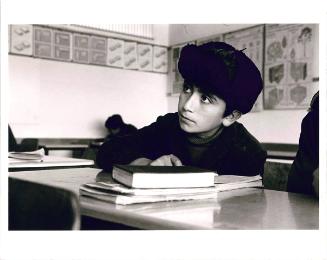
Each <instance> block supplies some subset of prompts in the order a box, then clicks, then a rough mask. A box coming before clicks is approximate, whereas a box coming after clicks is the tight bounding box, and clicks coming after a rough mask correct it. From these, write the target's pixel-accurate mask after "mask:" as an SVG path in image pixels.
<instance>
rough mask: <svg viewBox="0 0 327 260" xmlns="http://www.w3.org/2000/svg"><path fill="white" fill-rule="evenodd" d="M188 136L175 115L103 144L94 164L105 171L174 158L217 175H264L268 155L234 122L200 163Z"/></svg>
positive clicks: (210, 146)
mask: <svg viewBox="0 0 327 260" xmlns="http://www.w3.org/2000/svg"><path fill="white" fill-rule="evenodd" d="M187 136H188V134H187V133H186V132H184V131H183V130H181V128H180V126H179V122H178V114H177V113H171V114H167V115H165V116H160V117H158V119H157V121H156V122H154V123H152V124H151V125H149V126H146V127H143V128H142V129H139V130H138V131H137V132H136V133H135V134H133V135H129V136H124V137H117V138H113V139H112V140H110V141H108V142H106V143H104V144H103V145H102V146H101V147H100V149H99V152H98V154H97V164H98V165H99V166H100V167H101V168H102V169H104V170H106V171H111V170H112V165H113V164H128V163H130V162H131V161H133V160H135V159H137V158H140V157H145V158H148V159H151V160H154V159H157V158H158V157H160V156H162V155H167V154H174V155H176V156H177V157H178V158H179V159H180V160H181V161H182V163H183V164H184V165H191V166H197V167H202V168H206V169H210V170H214V171H217V172H218V173H219V174H235V175H246V176H252V175H257V174H263V169H264V163H265V160H266V156H267V153H266V151H264V150H263V148H262V147H261V145H260V143H259V142H258V141H257V140H256V139H255V138H254V137H253V136H252V135H251V134H250V133H249V132H248V131H247V130H246V129H245V127H244V126H243V125H242V124H240V123H237V122H235V123H234V124H232V125H231V126H229V127H227V128H224V129H223V131H222V132H221V133H220V134H219V135H218V136H217V138H215V139H214V140H212V141H211V142H210V145H208V149H207V150H206V151H205V152H204V153H203V154H202V159H201V160H197V161H194V160H192V158H194V156H192V154H191V151H190V149H189V140H188V138H187Z"/></svg>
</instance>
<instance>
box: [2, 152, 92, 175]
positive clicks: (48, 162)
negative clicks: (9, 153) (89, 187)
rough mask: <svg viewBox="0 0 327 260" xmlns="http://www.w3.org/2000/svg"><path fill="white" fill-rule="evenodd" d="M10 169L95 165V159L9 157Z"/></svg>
mask: <svg viewBox="0 0 327 260" xmlns="http://www.w3.org/2000/svg"><path fill="white" fill-rule="evenodd" d="M8 161H9V165H8V168H9V170H12V171H17V170H24V169H33V170H37V169H43V168H58V167H87V166H92V165H94V161H93V160H86V159H77V158H67V157H56V156H47V155H46V156H44V157H43V161H42V162H39V161H34V160H30V161H29V160H19V159H13V158H8Z"/></svg>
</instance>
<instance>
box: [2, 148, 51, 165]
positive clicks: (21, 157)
mask: <svg viewBox="0 0 327 260" xmlns="http://www.w3.org/2000/svg"><path fill="white" fill-rule="evenodd" d="M44 154H45V151H44V149H43V148H41V149H39V150H35V151H30V152H9V153H8V158H9V163H17V162H24V161H37V162H42V160H43V158H44Z"/></svg>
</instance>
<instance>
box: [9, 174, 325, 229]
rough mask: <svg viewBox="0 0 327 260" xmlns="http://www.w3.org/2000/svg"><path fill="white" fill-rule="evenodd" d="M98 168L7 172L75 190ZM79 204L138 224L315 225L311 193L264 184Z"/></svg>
mask: <svg viewBox="0 0 327 260" xmlns="http://www.w3.org/2000/svg"><path fill="white" fill-rule="evenodd" d="M99 172H100V170H99V169H94V168H80V169H79V168H75V169H61V170H42V171H29V172H12V173H9V177H10V178H18V179H21V180H27V181H31V182H36V183H41V184H45V185H50V186H54V187H60V188H66V189H69V190H72V191H73V192H75V193H76V194H78V193H79V187H80V185H81V184H83V183H87V182H92V181H95V180H96V179H97V177H98V178H99V174H98V173H99ZM100 176H101V174H100ZM9 188H10V187H9ZM17 192H19V191H17ZM80 206H81V213H82V215H85V216H89V217H93V218H97V219H101V220H105V221H110V222H115V223H120V224H124V225H127V226H131V227H136V228H140V229H156V230H160V229H251V230H257V229H259V230H260V229H318V228H319V201H318V200H317V199H316V198H314V197H311V196H306V195H301V194H295V193H287V192H282V191H273V190H265V189H253V188H248V189H240V190H234V191H227V192H221V193H218V196H217V199H210V200H198V201H176V202H159V203H143V204H134V205H127V206H122V205H115V204H111V203H107V202H102V201H98V200H95V199H91V198H85V197H80Z"/></svg>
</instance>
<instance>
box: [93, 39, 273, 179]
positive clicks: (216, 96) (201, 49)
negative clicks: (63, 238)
mask: <svg viewBox="0 0 327 260" xmlns="http://www.w3.org/2000/svg"><path fill="white" fill-rule="evenodd" d="M178 69H179V71H180V73H181V75H182V76H183V78H184V87H183V91H182V93H181V94H180V97H179V104H178V113H169V114H166V115H164V116H159V117H158V119H157V121H156V122H154V123H152V124H151V125H149V126H146V127H144V128H142V129H140V130H138V131H137V132H136V133H135V134H133V135H132V136H126V137H117V138H113V139H112V140H110V141H108V142H106V143H104V144H103V145H102V147H101V148H100V150H99V152H98V155H97V163H98V165H99V166H100V167H101V168H103V169H104V170H107V171H111V170H112V165H113V164H115V163H119V164H137V165H173V166H179V165H192V166H197V167H202V168H206V169H211V170H215V171H217V172H218V173H219V174H235V175H257V174H262V173H263V169H264V163H265V160H266V155H267V153H266V151H264V150H263V148H262V146H261V145H260V143H259V142H258V141H257V140H256V139H255V138H254V137H253V136H252V135H251V134H250V133H249V132H248V131H247V130H246V129H245V127H244V126H243V125H242V124H240V123H237V122H236V120H238V119H239V118H240V117H241V115H242V114H246V113H248V112H249V111H250V110H251V108H252V106H253V104H254V103H255V101H256V99H257V97H258V95H259V94H260V92H261V90H262V87H263V84H262V79H261V76H260V72H259V71H258V69H257V67H256V66H255V64H254V63H253V62H252V61H251V60H250V59H249V58H248V57H247V56H246V55H245V54H244V53H243V52H242V51H238V50H236V49H234V48H233V47H232V46H230V45H228V44H226V43H223V42H210V43H206V44H203V45H201V46H196V45H187V46H185V47H184V48H183V49H182V51H181V55H180V59H179V62H178Z"/></svg>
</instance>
